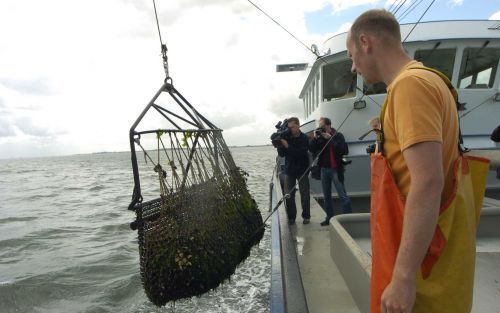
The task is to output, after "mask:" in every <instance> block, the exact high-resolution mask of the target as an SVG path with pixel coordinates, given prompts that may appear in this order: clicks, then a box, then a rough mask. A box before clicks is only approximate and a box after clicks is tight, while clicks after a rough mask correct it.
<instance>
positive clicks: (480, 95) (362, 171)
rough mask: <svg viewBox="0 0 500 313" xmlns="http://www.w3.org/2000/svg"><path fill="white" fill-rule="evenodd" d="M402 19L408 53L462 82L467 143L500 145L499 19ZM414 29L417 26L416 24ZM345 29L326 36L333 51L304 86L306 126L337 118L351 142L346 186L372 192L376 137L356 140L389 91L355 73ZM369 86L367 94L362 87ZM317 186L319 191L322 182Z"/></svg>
mask: <svg viewBox="0 0 500 313" xmlns="http://www.w3.org/2000/svg"><path fill="white" fill-rule="evenodd" d="M414 26H415V24H404V25H401V36H402V38H405V37H406V36H407V35H408V34H409V33H410V32H411V34H410V36H409V37H408V38H407V40H406V41H405V42H404V44H403V46H404V48H405V50H406V51H407V53H408V55H409V56H410V57H412V58H414V59H416V60H419V61H422V62H423V63H424V65H427V66H429V67H433V68H436V69H438V70H440V71H441V72H443V73H444V74H446V75H447V76H448V78H450V80H451V82H452V83H453V85H454V86H456V87H457V90H458V95H459V101H460V102H462V103H465V110H464V111H460V112H459V114H460V117H461V118H460V127H461V130H462V134H463V138H464V145H465V147H467V148H469V149H500V145H499V144H498V143H494V142H493V141H492V140H490V135H491V133H492V131H493V130H494V129H495V127H497V126H498V125H499V124H500V71H498V65H499V58H500V23H499V22H498V21H438V22H425V23H419V24H418V25H417V26H416V27H414ZM412 30H413V31H412ZM346 36H347V34H346V33H342V34H338V35H336V36H333V37H331V38H329V39H328V40H326V42H325V43H324V46H323V50H324V51H329V53H328V54H327V55H324V56H322V57H320V58H318V59H317V60H316V61H315V62H314V64H313V66H312V68H311V71H310V73H309V75H308V77H307V80H306V81H305V83H304V87H303V88H302V91H301V93H300V98H301V99H302V100H303V107H304V117H305V123H304V124H303V125H302V127H301V129H302V131H303V132H305V133H308V132H311V131H312V130H314V129H315V128H316V127H317V121H318V120H319V118H320V117H322V116H324V117H328V118H330V119H331V120H332V126H333V127H334V128H336V129H337V130H339V131H341V132H342V133H343V134H344V136H345V138H346V141H347V143H348V145H349V152H350V153H349V158H350V159H351V160H352V161H353V162H352V164H351V165H349V166H347V167H346V181H345V183H346V189H347V191H348V193H349V194H350V195H351V196H354V197H355V196H367V195H369V186H370V184H369V162H368V155H367V153H366V146H367V144H369V143H373V139H371V138H367V139H368V140H364V141H361V140H358V138H359V137H360V136H361V135H362V134H363V133H364V132H365V131H367V130H369V126H368V120H369V119H370V118H372V117H374V116H378V115H379V112H380V106H381V105H382V103H383V101H384V98H385V96H386V93H385V85H384V84H383V83H379V84H376V85H374V86H370V87H367V86H366V85H365V84H364V82H363V79H362V77H361V76H360V75H355V74H352V73H351V71H350V70H351V65H352V61H351V60H350V59H349V57H348V55H347V52H346V46H345V42H346ZM363 91H364V94H363ZM312 190H313V193H315V194H317V195H318V196H319V195H320V194H321V189H320V185H319V184H318V183H316V184H313V186H312ZM488 190H489V192H496V193H500V180H498V179H496V178H495V175H494V173H491V174H490V177H489V178H488Z"/></svg>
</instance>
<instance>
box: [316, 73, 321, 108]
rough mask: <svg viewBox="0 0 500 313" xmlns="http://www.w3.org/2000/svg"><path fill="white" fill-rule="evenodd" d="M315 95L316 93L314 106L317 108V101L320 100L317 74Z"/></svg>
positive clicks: (317, 76)
mask: <svg viewBox="0 0 500 313" xmlns="http://www.w3.org/2000/svg"><path fill="white" fill-rule="evenodd" d="M316 95H317V98H316V100H317V102H316V108H318V106H319V102H320V94H319V74H318V75H316Z"/></svg>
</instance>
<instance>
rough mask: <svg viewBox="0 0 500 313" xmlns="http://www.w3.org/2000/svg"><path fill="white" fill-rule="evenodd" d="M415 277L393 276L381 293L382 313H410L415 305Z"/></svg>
mask: <svg viewBox="0 0 500 313" xmlns="http://www.w3.org/2000/svg"><path fill="white" fill-rule="evenodd" d="M415 280H416V278H409V279H407V280H404V279H401V278H397V277H394V276H393V278H392V280H391V282H390V283H389V285H388V286H387V287H386V288H385V290H384V292H383V293H382V299H381V300H382V302H381V308H380V309H381V311H382V313H411V311H412V309H413V306H414V305H415V297H416V293H417V290H416V285H417V283H416V281H415Z"/></svg>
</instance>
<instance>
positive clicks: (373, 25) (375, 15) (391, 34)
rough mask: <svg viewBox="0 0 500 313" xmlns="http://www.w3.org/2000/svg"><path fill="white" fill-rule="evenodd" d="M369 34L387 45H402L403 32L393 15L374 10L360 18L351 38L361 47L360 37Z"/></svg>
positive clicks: (353, 26)
mask: <svg viewBox="0 0 500 313" xmlns="http://www.w3.org/2000/svg"><path fill="white" fill-rule="evenodd" d="M361 33H367V34H370V35H374V36H376V37H378V38H379V39H381V40H382V41H383V42H384V43H386V44H400V43H401V30H400V27H399V23H398V21H397V20H396V18H395V17H394V15H393V14H392V13H390V12H389V11H386V10H381V9H373V10H368V11H366V12H365V13H363V14H361V15H360V16H358V18H357V19H356V20H355V21H354V24H352V26H351V31H350V37H351V40H354V42H355V43H356V45H359V40H358V39H359V35H361Z"/></svg>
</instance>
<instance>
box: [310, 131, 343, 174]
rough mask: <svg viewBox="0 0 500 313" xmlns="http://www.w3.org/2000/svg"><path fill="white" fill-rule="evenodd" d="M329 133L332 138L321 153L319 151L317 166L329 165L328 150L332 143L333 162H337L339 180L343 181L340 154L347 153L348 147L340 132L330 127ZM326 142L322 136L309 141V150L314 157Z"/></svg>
mask: <svg viewBox="0 0 500 313" xmlns="http://www.w3.org/2000/svg"><path fill="white" fill-rule="evenodd" d="M330 134H332V135H333V139H332V140H331V141H330V143H329V144H328V147H326V148H325V150H323V153H321V155H320V157H319V162H318V165H319V167H331V164H330V157H329V151H330V146H331V145H333V153H334V155H335V163H336V164H337V173H338V175H339V180H340V181H344V165H343V164H342V156H343V155H348V154H349V147H348V146H347V143H346V142H345V138H344V135H342V133H340V132H337V131H336V130H335V129H333V128H332V132H331V133H330ZM327 142H328V140H327V139H325V138H323V137H319V138H316V137H314V139H312V140H311V141H310V142H309V150H310V151H311V152H312V154H313V157H314V158H316V156H317V154H318V153H319V152H320V151H321V149H323V147H324V146H325V144H326V143H327Z"/></svg>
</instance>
